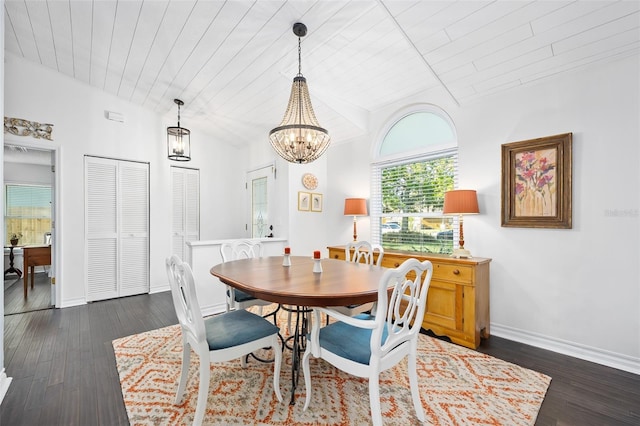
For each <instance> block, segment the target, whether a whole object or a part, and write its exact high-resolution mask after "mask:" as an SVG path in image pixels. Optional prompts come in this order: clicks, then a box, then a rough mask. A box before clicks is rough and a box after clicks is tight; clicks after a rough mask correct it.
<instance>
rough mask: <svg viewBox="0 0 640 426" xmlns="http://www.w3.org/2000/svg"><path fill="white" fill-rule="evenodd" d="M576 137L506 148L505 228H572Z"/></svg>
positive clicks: (503, 221)
mask: <svg viewBox="0 0 640 426" xmlns="http://www.w3.org/2000/svg"><path fill="white" fill-rule="evenodd" d="M571 145H572V133H564V134H561V135H555V136H547V137H544V138H538V139H531V140H526V141H520V142H511V143H506V144H503V145H502V226H505V227H517V228H566V229H570V228H571V215H572V212H571V164H572V153H571V152H572V146H571Z"/></svg>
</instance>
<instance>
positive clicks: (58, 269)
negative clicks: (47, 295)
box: [2, 133, 64, 313]
mask: <svg viewBox="0 0 640 426" xmlns="http://www.w3.org/2000/svg"><path fill="white" fill-rule="evenodd" d="M4 145H13V146H24V147H25V148H33V149H39V150H44V151H50V152H51V154H52V155H51V158H52V160H53V164H52V165H51V166H52V167H53V168H54V171H55V172H54V177H53V185H52V188H53V198H52V200H51V204H52V205H51V216H52V221H51V267H52V268H53V278H54V283H52V284H51V285H52V286H53V290H54V291H53V292H52V296H53V297H54V299H55V300H52V302H53V303H52V305H53V306H54V307H55V308H60V306H61V303H60V301H61V300H62V285H63V283H64V280H63V278H62V277H63V268H62V262H61V261H60V256H58V253H61V252H62V250H61V248H62V238H61V236H62V235H63V232H62V215H61V214H60V213H61V202H60V194H61V192H62V191H61V188H60V187H61V182H62V168H61V167H60V166H59V165H60V164H62V161H61V159H62V148H61V146H60V144H57V143H55V142H53V141H46V142H45V141H42V140H38V139H25V138H18V137H16V136H13V135H10V134H7V133H5V134H4ZM3 149H4V146H3ZM2 160H3V163H4V161H5V159H4V155H3V157H2ZM3 170H4V166H3ZM2 183H3V188H4V183H5V182H4V176H3V177H2ZM3 199H4V197H3ZM3 208H4V206H3ZM2 228H3V229H4V216H3V217H2ZM3 313H4V307H3Z"/></svg>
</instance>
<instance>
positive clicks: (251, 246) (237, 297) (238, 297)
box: [220, 240, 275, 323]
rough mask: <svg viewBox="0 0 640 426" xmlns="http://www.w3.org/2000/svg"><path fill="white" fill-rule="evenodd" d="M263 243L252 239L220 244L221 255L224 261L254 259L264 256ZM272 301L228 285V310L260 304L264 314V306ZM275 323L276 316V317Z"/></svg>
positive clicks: (260, 310) (260, 309)
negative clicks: (258, 297)
mask: <svg viewBox="0 0 640 426" xmlns="http://www.w3.org/2000/svg"><path fill="white" fill-rule="evenodd" d="M262 250H263V247H262V243H260V242H259V241H250V240H234V241H231V242H225V243H222V244H221V245H220V255H221V256H222V261H223V262H228V261H230V260H239V259H252V258H255V257H262ZM271 304H272V302H269V301H266V300H260V299H257V298H255V297H253V296H251V295H249V294H247V293H245V292H244V291H242V290H238V289H236V288H233V287H231V286H229V285H228V286H227V296H226V310H227V312H229V311H230V310H234V309H236V310H237V309H246V308H248V307H250V306H258V307H259V312H260V314H261V315H262V307H263V306H268V305H271ZM274 323H275V317H274Z"/></svg>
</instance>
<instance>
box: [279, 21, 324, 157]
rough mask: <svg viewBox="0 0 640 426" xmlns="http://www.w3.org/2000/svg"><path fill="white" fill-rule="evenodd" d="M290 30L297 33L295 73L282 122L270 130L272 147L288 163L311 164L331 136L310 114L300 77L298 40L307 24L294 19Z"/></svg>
mask: <svg viewBox="0 0 640 426" xmlns="http://www.w3.org/2000/svg"><path fill="white" fill-rule="evenodd" d="M293 33H294V34H295V35H296V36H298V75H296V76H295V77H294V79H293V85H292V86H291V95H290V97H289V104H288V105H287V110H286V112H285V113H284V117H283V119H282V122H281V123H280V125H279V126H278V127H276V128H275V129H273V130H271V131H270V132H269V141H270V142H271V146H273V149H275V151H276V152H277V153H278V155H280V156H281V157H282V158H284V159H285V160H287V161H289V162H291V163H298V164H303V163H311V162H312V161H314V160H316V159H318V158H319V157H320V156H321V155H322V154H323V153H324V152H325V151H326V150H327V148H328V147H329V142H330V141H331V138H330V137H329V133H328V132H327V130H326V129H324V128H322V127H320V123H318V119H317V118H316V116H315V114H314V113H313V107H312V106H311V99H310V98H309V89H308V88H307V79H306V78H304V77H303V76H302V61H301V59H300V56H301V55H300V52H301V48H300V41H301V38H302V37H304V36H305V35H307V27H306V25H304V24H302V23H300V22H296V23H295V24H293Z"/></svg>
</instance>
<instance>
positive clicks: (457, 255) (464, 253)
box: [451, 248, 473, 259]
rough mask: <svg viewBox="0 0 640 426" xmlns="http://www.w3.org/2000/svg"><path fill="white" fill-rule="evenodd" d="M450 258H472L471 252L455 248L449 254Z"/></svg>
mask: <svg viewBox="0 0 640 426" xmlns="http://www.w3.org/2000/svg"><path fill="white" fill-rule="evenodd" d="M451 257H455V258H458V259H466V258H469V257H473V256H471V252H470V251H469V250H467V249H463V248H457V249H455V250H453V253H451Z"/></svg>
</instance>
